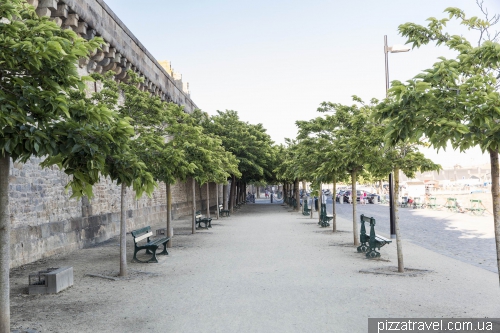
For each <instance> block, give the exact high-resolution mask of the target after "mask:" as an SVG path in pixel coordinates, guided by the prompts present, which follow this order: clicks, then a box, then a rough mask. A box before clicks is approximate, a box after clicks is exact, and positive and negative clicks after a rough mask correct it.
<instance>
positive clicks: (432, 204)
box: [427, 197, 438, 209]
mask: <svg viewBox="0 0 500 333" xmlns="http://www.w3.org/2000/svg"><path fill="white" fill-rule="evenodd" d="M427 207H429V208H430V209H437V208H438V205H437V203H436V197H430V198H429V203H428V204H427Z"/></svg>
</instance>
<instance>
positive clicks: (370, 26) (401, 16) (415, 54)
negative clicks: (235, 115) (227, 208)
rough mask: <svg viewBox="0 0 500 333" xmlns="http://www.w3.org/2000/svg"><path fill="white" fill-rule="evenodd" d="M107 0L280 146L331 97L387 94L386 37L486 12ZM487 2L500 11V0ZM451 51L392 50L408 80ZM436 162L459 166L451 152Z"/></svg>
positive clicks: (220, 105) (471, 4)
mask: <svg viewBox="0 0 500 333" xmlns="http://www.w3.org/2000/svg"><path fill="white" fill-rule="evenodd" d="M105 1H106V3H107V4H108V5H109V6H110V8H111V9H112V10H113V11H114V12H115V13H116V14H117V15H118V17H120V19H121V20H122V21H123V22H124V23H125V24H126V25H127V27H128V28H129V29H130V30H131V31H132V33H133V34H134V35H135V36H136V37H137V38H138V39H139V40H140V41H141V42H142V43H143V45H144V46H145V47H146V48H147V49H148V50H149V51H150V52H151V54H152V55H153V56H154V57H156V59H158V60H169V61H171V62H172V67H173V68H174V70H175V71H176V72H179V73H182V75H183V81H184V82H189V84H190V90H191V97H192V99H193V101H194V102H195V103H196V104H197V105H198V107H199V108H201V109H202V110H204V111H206V112H208V113H209V114H214V113H215V111H216V110H226V109H231V110H236V111H238V112H239V114H240V118H241V119H242V120H245V121H249V122H250V123H262V124H264V127H265V128H266V129H267V130H268V133H269V134H270V135H271V137H272V138H273V140H275V141H276V142H277V143H281V142H283V138H285V137H289V138H294V137H295V136H296V127H295V121H296V120H299V119H300V120H308V119H311V118H313V117H316V116H318V115H319V114H318V113H317V112H316V109H317V107H318V106H319V104H320V103H321V102H323V101H331V102H339V103H350V101H351V96H352V95H358V96H360V97H362V98H363V99H365V100H369V99H370V98H372V97H375V98H379V99H381V98H383V97H384V95H385V85H384V82H385V81H384V80H385V78H384V52H383V38H384V35H388V40H389V45H393V44H401V43H404V39H403V38H401V37H400V36H399V35H398V31H397V28H398V25H399V24H402V23H405V22H415V23H419V24H425V20H426V19H427V18H428V17H431V16H434V17H438V18H442V17H444V14H443V10H444V9H445V8H447V7H450V6H451V7H458V8H461V9H463V10H465V12H466V14H467V15H468V16H472V15H481V13H480V12H479V9H478V7H477V5H476V3H475V0H418V1H415V0H378V1H373V0H351V1H325V0H308V1H295V0H294V1H283V0H281V1H279V0H266V1H264V0H252V1H247V0H245V1H234V0H232V1H229V0H213V1H189V0H186V1H175V2H174V1H153V0H142V1H140V2H138V1H132V0H105ZM484 4H485V5H486V7H487V8H488V9H489V11H490V13H492V14H494V13H500V1H499V0H485V1H484ZM498 29H499V30H500V25H499V26H498ZM450 31H451V32H460V33H463V34H466V35H467V30H465V29H464V28H463V27H458V26H456V25H450ZM471 40H475V38H471ZM441 55H444V56H448V57H451V56H452V54H450V53H449V52H448V51H447V50H446V49H445V48H436V47H435V46H426V47H423V48H421V49H416V50H413V51H411V52H408V53H402V54H391V55H389V67H390V78H391V80H392V79H397V80H407V79H409V78H411V77H413V76H415V75H416V74H418V73H419V72H420V71H421V70H423V69H426V68H428V67H430V66H431V65H432V64H433V63H434V62H435V60H436V58H437V57H438V56H441ZM461 157H462V158H461ZM453 158H454V159H455V158H458V159H460V158H461V159H462V160H464V159H465V160H469V159H471V158H473V159H474V160H475V161H477V160H480V157H479V154H477V153H475V154H474V155H472V153H470V154H469V156H466V157H464V156H463V155H458V157H457V156H455V157H453ZM435 160H436V161H437V162H439V163H444V162H447V163H449V157H446V155H445V154H443V153H440V154H439V156H437V157H435ZM441 160H443V161H441ZM481 161H482V160H481Z"/></svg>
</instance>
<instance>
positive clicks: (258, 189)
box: [257, 186, 260, 199]
mask: <svg viewBox="0 0 500 333" xmlns="http://www.w3.org/2000/svg"><path fill="white" fill-rule="evenodd" d="M257 199H260V186H257Z"/></svg>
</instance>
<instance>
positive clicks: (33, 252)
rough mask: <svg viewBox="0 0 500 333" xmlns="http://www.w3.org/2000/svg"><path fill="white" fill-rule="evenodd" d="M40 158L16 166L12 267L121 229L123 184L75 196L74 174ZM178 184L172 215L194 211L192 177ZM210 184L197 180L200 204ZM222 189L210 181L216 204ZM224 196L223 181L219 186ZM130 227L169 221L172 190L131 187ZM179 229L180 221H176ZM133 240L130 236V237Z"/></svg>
mask: <svg viewBox="0 0 500 333" xmlns="http://www.w3.org/2000/svg"><path fill="white" fill-rule="evenodd" d="M40 161H41V160H40V159H31V160H30V161H29V162H28V163H26V164H22V163H13V164H12V167H11V170H10V190H9V197H10V206H9V208H10V216H11V223H12V224H11V226H12V229H11V230H12V231H11V256H12V262H11V267H17V266H19V265H22V264H26V263H29V262H32V261H35V260H38V259H40V258H43V257H45V256H49V255H53V254H56V253H64V252H67V251H72V250H76V249H80V248H83V247H85V246H89V245H93V244H96V243H99V242H103V241H105V240H108V239H109V238H111V237H113V236H116V235H118V234H119V232H120V186H117V185H116V184H114V183H112V182H111V181H110V180H109V179H104V180H102V181H101V182H100V183H99V184H98V185H96V186H94V195H95V197H94V198H93V199H92V200H91V201H89V200H88V199H87V198H82V199H78V200H77V199H69V198H70V193H66V191H65V188H64V187H65V185H66V184H67V181H68V176H67V175H66V174H65V173H64V172H62V171H60V170H58V168H57V167H51V168H45V169H42V168H41V167H40V166H39V163H40ZM187 184H188V185H186V183H178V184H176V185H174V186H172V197H173V204H172V218H173V219H176V218H180V217H182V216H185V215H189V214H190V213H191V210H192V206H191V202H192V199H191V180H189V181H188V183H187ZM205 186H206V185H203V186H202V188H201V191H200V187H199V185H196V186H195V187H196V199H197V200H196V201H197V202H196V207H197V209H203V210H204V209H206V203H205V200H206V187H205ZM215 193H216V188H215V184H210V200H209V201H210V205H211V206H212V207H215V203H216V201H215V200H216V198H215V196H216V195H215ZM219 195H220V197H219V201H221V200H222V185H219ZM126 207H127V208H126V209H127V231H130V230H134V229H137V228H140V227H143V226H147V225H154V224H158V223H162V222H166V190H165V184H163V183H162V184H160V185H159V186H158V188H157V189H156V190H155V191H154V192H153V194H152V195H151V197H147V196H143V197H142V198H140V199H136V198H135V193H134V192H133V191H132V190H128V191H127V195H126ZM174 234H175V224H174ZM128 241H130V239H129V240H128Z"/></svg>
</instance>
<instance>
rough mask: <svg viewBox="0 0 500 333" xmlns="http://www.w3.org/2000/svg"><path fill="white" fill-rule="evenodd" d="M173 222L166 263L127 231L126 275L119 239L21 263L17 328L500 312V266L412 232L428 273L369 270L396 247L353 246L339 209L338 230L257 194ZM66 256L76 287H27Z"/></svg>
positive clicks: (235, 324)
mask: <svg viewBox="0 0 500 333" xmlns="http://www.w3.org/2000/svg"><path fill="white" fill-rule="evenodd" d="M266 202H268V201H266ZM427 211H428V212H427ZM426 213H428V214H434V215H436V216H441V215H442V214H441V213H442V212H438V211H431V210H426ZM173 226H174V232H175V235H174V238H173V247H172V248H171V250H169V252H170V254H169V255H168V256H160V257H159V263H158V264H143V263H132V262H131V259H132V256H133V242H132V237H131V236H130V235H128V236H127V245H128V249H127V259H128V260H127V262H128V268H129V275H128V276H127V277H126V278H118V277H117V273H118V268H119V243H118V238H117V237H116V238H113V239H110V240H109V241H107V242H105V243H101V244H99V245H98V246H94V247H91V248H86V249H82V250H77V251H74V252H72V253H68V254H65V255H56V256H52V257H49V258H45V259H42V260H39V261H37V262H34V263H32V264H29V265H25V266H22V267H19V268H16V269H12V270H11V327H12V328H13V331H12V332H19V333H22V332H24V333H38V332H44V333H45V332H60V333H72V332H77V333H82V332H90V333H95V332H113V333H114V332H116V333H123V332H148V331H149V332H196V333H200V332H210V333H211V332H286V333H290V332H300V333H303V332H311V333H312V332H314V333H315V332H366V331H367V318H368V317H373V318H410V317H412V318H432V317H436V316H437V317H445V318H449V317H467V318H469V317H470V318H484V317H489V318H496V317H497V315H498V313H500V305H499V303H498V298H499V297H500V291H499V289H498V275H497V274H495V273H493V272H490V271H487V270H485V269H482V268H478V267H476V266H472V265H470V264H467V263H464V262H460V261H458V260H456V259H453V258H449V257H446V256H443V255H441V254H439V253H436V252H433V251H432V250H429V249H425V248H422V247H420V246H418V245H415V244H412V243H411V242H409V241H406V240H404V239H403V240H402V242H403V243H404V249H405V250H404V251H405V263H406V265H407V266H406V267H407V268H409V269H416V270H423V271H425V272H427V273H426V274H424V275H420V276H414V277H410V276H405V277H401V276H392V275H374V274H368V273H367V272H366V270H374V269H375V270H376V269H381V268H385V269H388V268H391V267H394V266H396V264H397V253H396V246H385V247H383V249H382V250H381V253H382V256H383V258H381V259H380V260H368V259H366V258H365V255H364V254H360V253H358V252H357V251H356V249H355V248H353V246H352V227H353V226H352V221H351V220H350V219H344V218H338V221H337V227H338V232H336V233H332V232H331V230H327V229H324V228H321V227H320V226H318V224H317V220H314V219H313V220H311V219H310V217H306V216H302V215H301V214H300V213H297V212H292V211H291V210H290V209H289V208H288V207H286V206H285V207H283V206H281V205H280V204H274V205H271V204H266V205H264V204H255V205H250V204H248V205H245V206H243V207H242V208H241V209H240V210H239V211H238V212H236V213H235V214H232V215H231V217H228V218H221V219H220V220H213V221H212V226H213V228H212V229H209V230H199V231H197V232H196V233H195V234H191V223H190V220H189V219H185V220H175V221H173ZM151 227H152V229H153V233H155V232H154V231H155V230H156V229H159V228H163V227H164V225H152V226H151ZM63 266H72V267H73V271H74V286H73V287H71V288H68V289H66V290H64V291H62V292H60V293H59V294H49V295H28V274H29V273H31V272H37V271H41V270H45V269H47V268H49V267H63ZM362 270H364V271H362ZM88 274H96V275H100V276H101V277H92V276H89V275H88ZM102 276H104V277H102ZM360 295H363V301H362V302H360V301H359V296H360ZM380 295H390V300H389V299H387V301H386V302H380ZM388 297H389V296H388Z"/></svg>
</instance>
